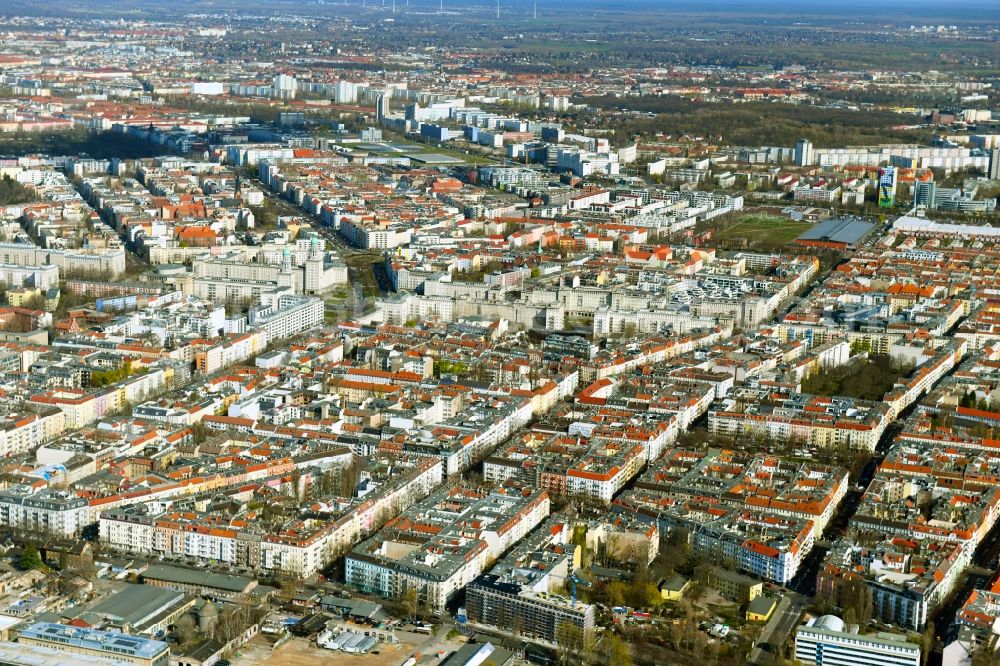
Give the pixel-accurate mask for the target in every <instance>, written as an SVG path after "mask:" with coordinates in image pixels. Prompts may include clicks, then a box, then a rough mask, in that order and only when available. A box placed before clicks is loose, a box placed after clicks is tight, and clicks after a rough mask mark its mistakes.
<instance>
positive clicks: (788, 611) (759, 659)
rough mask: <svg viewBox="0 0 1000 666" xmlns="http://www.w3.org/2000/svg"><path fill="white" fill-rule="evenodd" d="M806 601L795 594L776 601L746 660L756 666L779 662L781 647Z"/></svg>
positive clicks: (800, 615) (785, 642) (799, 616)
mask: <svg viewBox="0 0 1000 666" xmlns="http://www.w3.org/2000/svg"><path fill="white" fill-rule="evenodd" d="M805 607H806V601H805V599H804V598H803V597H800V596H799V595H797V594H787V595H785V596H784V597H782V599H781V601H780V602H778V607H777V608H776V609H775V610H774V615H772V616H771V619H770V620H768V622H767V624H766V625H765V626H764V629H763V630H762V631H761V632H760V638H759V639H758V640H757V645H756V646H755V647H754V648H753V649H752V650H751V651H750V657H749V660H748V662H749V663H751V664H756V665H757V666H765V665H770V664H776V663H779V656H780V655H781V654H782V648H783V647H784V646H785V645H786V644H788V642H789V641H788V639H789V637H790V636H791V633H792V632H793V631H794V630H795V627H796V626H798V623H799V618H801V617H802V612H803V611H804V610H805Z"/></svg>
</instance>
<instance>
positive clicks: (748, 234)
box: [716, 215, 812, 249]
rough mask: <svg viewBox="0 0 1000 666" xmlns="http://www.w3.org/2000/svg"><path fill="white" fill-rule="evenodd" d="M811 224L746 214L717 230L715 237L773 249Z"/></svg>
mask: <svg viewBox="0 0 1000 666" xmlns="http://www.w3.org/2000/svg"><path fill="white" fill-rule="evenodd" d="M811 226H812V223H811V222H796V221H795V220H790V219H788V218H787V217H778V216H775V215H747V216H744V217H742V218H740V219H739V221H737V222H736V224H733V225H731V226H728V227H726V228H724V229H721V230H719V232H718V233H717V234H716V238H717V239H718V240H719V241H720V242H727V241H728V242H731V243H733V244H735V245H740V244H742V243H744V242H745V243H746V244H747V246H748V247H759V248H761V249H775V248H779V247H781V246H783V245H786V244H788V243H790V242H791V241H793V240H795V239H796V238H798V236H799V235H800V234H802V232H804V231H805V230H806V229H808V228H809V227H811Z"/></svg>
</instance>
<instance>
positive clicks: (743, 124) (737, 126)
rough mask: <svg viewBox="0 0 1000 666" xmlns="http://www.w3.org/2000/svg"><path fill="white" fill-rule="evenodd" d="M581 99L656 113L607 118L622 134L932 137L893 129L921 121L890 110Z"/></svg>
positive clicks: (778, 139)
mask: <svg viewBox="0 0 1000 666" xmlns="http://www.w3.org/2000/svg"><path fill="white" fill-rule="evenodd" d="M581 101H583V102H586V103H587V104H591V105H593V106H596V107H598V108H601V109H608V110H612V109H619V108H622V109H628V110H632V111H640V112H645V113H653V114H656V115H655V116H652V117H645V118H644V117H635V116H616V115H612V116H610V117H609V118H607V119H606V120H605V122H609V123H610V124H611V125H612V126H613V127H615V130H616V133H617V134H618V135H619V137H624V136H633V135H634V136H646V137H649V136H653V135H655V134H657V133H661V132H662V133H665V134H672V135H673V136H677V135H680V134H693V135H698V136H705V137H715V136H717V135H721V136H722V139H723V141H724V142H725V143H726V144H729V145H746V146H761V145H791V144H793V143H795V140H796V139H798V138H800V137H805V138H807V139H809V140H811V141H812V142H813V143H814V144H815V145H816V147H818V148H826V147H832V146H850V145H858V144H867V143H885V142H893V141H899V142H908V141H924V140H926V139H927V138H928V137H927V134H926V132H923V131H919V130H907V129H893V127H894V126H898V125H905V124H908V123H914V122H915V121H916V120H917V119H916V118H914V117H912V116H904V115H899V114H896V113H892V112H888V111H861V112H858V111H849V110H841V109H827V108H819V107H815V106H805V105H794V104H783V103H747V104H715V103H705V102H692V101H690V100H687V99H683V98H680V97H676V96H664V97H626V98H618V97H613V96H603V97H587V98H583V99H582V100H581Z"/></svg>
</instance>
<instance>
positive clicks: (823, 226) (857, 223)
mask: <svg viewBox="0 0 1000 666" xmlns="http://www.w3.org/2000/svg"><path fill="white" fill-rule="evenodd" d="M874 228H875V225H874V224H872V223H870V222H865V221H864V220H862V219H859V218H856V217H838V218H837V219H834V220H827V221H826V222H819V223H818V224H815V225H813V226H812V227H810V228H809V229H807V230H806V231H805V232H804V233H802V234H801V235H800V236H799V237H798V238H796V239H795V240H800V241H828V242H831V243H845V244H847V245H854V244H855V243H857V242H858V241H860V240H861V239H862V238H864V237H865V236H867V235H868V233H869V232H871V230H872V229H874Z"/></svg>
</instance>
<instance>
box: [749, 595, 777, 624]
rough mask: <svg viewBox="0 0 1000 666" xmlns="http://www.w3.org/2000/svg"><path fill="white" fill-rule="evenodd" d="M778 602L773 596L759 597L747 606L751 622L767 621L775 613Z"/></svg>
mask: <svg viewBox="0 0 1000 666" xmlns="http://www.w3.org/2000/svg"><path fill="white" fill-rule="evenodd" d="M777 606H778V604H777V602H776V601H775V600H774V599H772V598H771V597H757V598H756V599H754V600H753V601H751V602H750V605H748V606H747V619H748V620H750V621H751V622H767V621H768V620H770V619H771V616H772V615H774V609H775V608H777Z"/></svg>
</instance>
